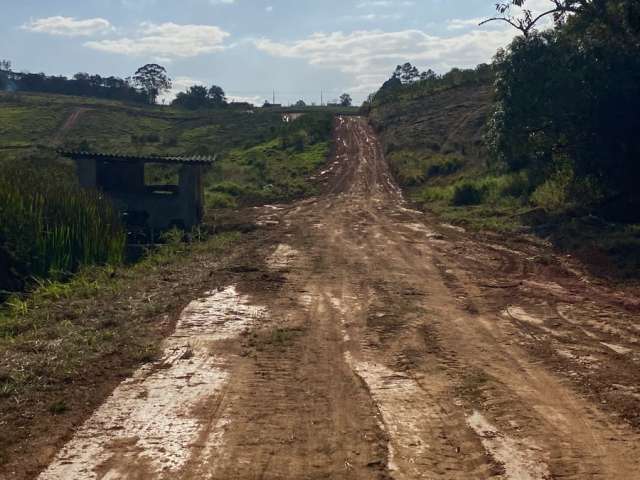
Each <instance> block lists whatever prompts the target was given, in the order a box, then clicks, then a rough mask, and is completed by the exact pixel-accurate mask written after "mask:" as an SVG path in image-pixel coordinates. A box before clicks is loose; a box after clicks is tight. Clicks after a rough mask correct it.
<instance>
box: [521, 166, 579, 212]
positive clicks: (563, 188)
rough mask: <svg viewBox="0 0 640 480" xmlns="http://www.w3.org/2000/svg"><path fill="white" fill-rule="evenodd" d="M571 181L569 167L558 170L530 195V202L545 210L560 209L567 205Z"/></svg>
mask: <svg viewBox="0 0 640 480" xmlns="http://www.w3.org/2000/svg"><path fill="white" fill-rule="evenodd" d="M572 181H573V172H572V171H571V170H570V169H563V170H559V171H558V172H556V173H555V174H553V175H552V176H551V177H550V178H549V179H548V180H546V181H545V182H544V183H543V184H542V185H540V186H539V187H538V188H536V189H535V191H534V192H533V194H532V195H531V202H532V203H533V204H534V205H537V206H538V207H541V208H543V209H544V210H547V211H551V212H553V211H558V210H562V209H563V208H565V207H566V206H567V199H568V196H569V187H570V185H571V182H572Z"/></svg>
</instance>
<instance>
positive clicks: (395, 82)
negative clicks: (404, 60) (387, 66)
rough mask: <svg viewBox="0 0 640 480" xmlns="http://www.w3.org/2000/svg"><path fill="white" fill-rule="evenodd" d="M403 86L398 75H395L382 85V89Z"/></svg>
mask: <svg viewBox="0 0 640 480" xmlns="http://www.w3.org/2000/svg"><path fill="white" fill-rule="evenodd" d="M401 86H402V81H401V80H400V79H399V78H397V77H396V76H393V77H391V78H390V79H389V80H387V81H386V82H384V83H383V84H382V87H381V88H380V90H384V91H388V90H393V89H395V88H398V87H401Z"/></svg>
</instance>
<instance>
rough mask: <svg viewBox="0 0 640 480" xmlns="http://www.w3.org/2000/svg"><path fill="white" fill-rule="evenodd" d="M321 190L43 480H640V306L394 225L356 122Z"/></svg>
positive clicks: (268, 230) (407, 215) (630, 296)
mask: <svg viewBox="0 0 640 480" xmlns="http://www.w3.org/2000/svg"><path fill="white" fill-rule="evenodd" d="M321 177H322V180H323V182H324V185H325V191H324V193H323V194H322V195H320V196H319V197H317V198H313V199H308V200H304V201H300V202H297V203H295V204H292V205H283V206H272V207H266V208H264V209H263V210H262V211H261V215H260V218H259V222H258V223H259V224H260V225H262V227H263V228H262V229H261V230H260V231H261V232H263V234H264V235H265V237H268V238H270V239H277V240H278V243H277V244H274V245H273V246H272V247H271V248H270V250H269V251H268V252H261V251H259V250H258V251H257V252H254V253H255V254H254V255H247V257H246V259H245V261H244V262H240V263H239V264H238V265H236V266H235V267H234V273H235V275H234V277H233V278H232V279H230V280H229V283H228V284H227V285H221V286H220V288H217V289H214V290H212V291H209V292H207V293H205V294H203V295H202V297H201V298H200V299H195V300H194V302H192V303H191V304H190V305H189V306H188V307H187V308H186V310H185V311H184V312H183V313H182V315H181V317H180V319H179V321H178V324H177V327H176V330H175V332H174V333H173V335H171V336H170V337H169V338H168V339H167V340H166V341H165V344H164V347H163V348H164V354H163V356H162V359H161V360H159V361H157V362H154V363H151V364H149V365H147V366H146V367H143V368H142V369H141V370H138V371H137V372H136V373H135V374H134V375H133V376H132V377H131V378H130V379H129V380H127V381H125V382H124V383H122V384H121V385H120V386H118V388H117V389H116V390H115V391H114V392H113V394H112V396H111V397H110V398H109V399H108V400H107V401H106V402H105V403H104V404H103V405H102V406H101V407H100V408H99V409H98V410H96V411H95V412H94V414H93V415H92V416H91V418H89V419H88V420H87V421H86V422H85V424H84V425H83V426H82V427H81V428H79V429H78V430H77V431H76V433H75V435H74V436H73V438H72V439H71V440H70V441H69V443H67V445H66V446H65V447H64V448H62V449H61V450H60V451H59V452H58V453H57V455H56V456H55V458H52V462H51V464H50V466H49V468H48V469H46V470H45V471H44V472H43V473H42V474H41V476H40V477H39V478H41V479H76V480H82V479H94V478H98V479H107V478H108V479H116V478H117V479H155V478H157V479H203V478H208V479H215V480H231V479H241V480H245V479H268V480H275V479H291V480H293V479H296V480H297V479H362V480H365V479H366V480H370V479H388V478H395V479H422V478H425V479H465V480H466V479H471V478H475V479H487V478H502V479H513V480H516V479H517V480H527V479H541V480H542V479H553V478H558V479H559V478H563V479H576V480H585V479H616V480H632V479H637V478H640V477H639V473H638V472H640V436H639V434H638V428H639V427H640V417H639V412H640V368H639V367H640V344H639V341H640V322H639V321H638V320H639V317H640V314H639V311H640V308H639V306H640V304H639V302H638V296H637V292H633V291H626V290H623V289H614V288H612V287H610V286H608V285H606V284H601V283H599V282H598V281H596V280H594V279H592V278H590V277H589V276H587V275H586V274H584V273H583V271H582V269H581V268H580V267H579V265H577V264H575V263H574V262H573V261H572V259H570V258H566V257H559V256H557V255H555V254H554V253H553V252H552V251H551V250H550V248H549V246H547V245H545V244H543V243H541V242H540V241H538V240H535V239H528V238H522V237H520V238H514V239H497V238H493V239H492V238H491V237H480V236H473V235H469V234H467V233H466V232H464V231H462V230H461V229H458V228H455V227H451V226H448V225H442V224H440V223H438V221H437V219H435V218H433V217H430V216H426V215H425V214H423V213H420V212H417V211H414V210H411V209H410V208H407V206H406V204H405V202H404V200H403V198H402V195H401V192H400V191H399V189H398V187H397V185H396V184H395V183H394V181H393V179H392V177H391V175H390V174H389V170H388V167H387V164H386V162H385V159H384V156H383V155H382V151H381V148H380V145H379V143H378V141H377V139H376V137H375V135H374V134H373V132H372V130H371V129H370V127H369V126H368V125H367V124H366V121H365V120H364V119H360V118H341V119H339V121H338V125H337V127H336V151H335V156H334V158H332V159H331V161H330V167H328V169H327V170H326V171H325V172H323V173H322V175H321ZM265 245H266V244H265ZM265 248H266V247H265Z"/></svg>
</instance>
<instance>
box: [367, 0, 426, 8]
mask: <svg viewBox="0 0 640 480" xmlns="http://www.w3.org/2000/svg"><path fill="white" fill-rule="evenodd" d="M415 4H416V2H413V1H411V0H400V1H398V0H364V1H362V2H360V3H358V4H357V5H356V7H357V8H389V7H412V6H414V5H415Z"/></svg>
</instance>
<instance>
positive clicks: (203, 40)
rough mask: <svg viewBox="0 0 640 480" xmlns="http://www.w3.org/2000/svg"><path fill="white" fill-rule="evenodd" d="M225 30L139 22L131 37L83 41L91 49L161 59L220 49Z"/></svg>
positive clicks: (200, 53) (211, 27)
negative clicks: (133, 35)
mask: <svg viewBox="0 0 640 480" xmlns="http://www.w3.org/2000/svg"><path fill="white" fill-rule="evenodd" d="M228 36H229V33H227V32H225V31H224V30H222V29H220V28H219V27H215V26H211V25H178V24H175V23H162V24H159V25H158V24H155V23H147V22H145V23H142V24H141V25H140V29H139V31H138V32H137V35H136V36H135V37H134V38H129V37H123V38H118V39H115V40H99V41H90V42H86V43H85V46H86V47H89V48H92V49H94V50H99V51H102V52H109V53H119V54H122V55H129V56H149V57H153V58H158V59H162V60H164V61H167V60H171V59H173V58H187V57H195V56H198V55H202V54H206V53H212V52H218V51H221V50H224V49H225V48H226V46H225V45H224V40H225V38H226V37H228Z"/></svg>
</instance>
